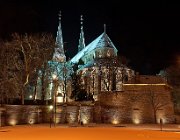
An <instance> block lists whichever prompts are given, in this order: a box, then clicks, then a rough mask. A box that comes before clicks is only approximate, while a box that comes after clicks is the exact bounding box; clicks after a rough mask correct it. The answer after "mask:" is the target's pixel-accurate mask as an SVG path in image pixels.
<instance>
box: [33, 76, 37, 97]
mask: <svg viewBox="0 0 180 140" xmlns="http://www.w3.org/2000/svg"><path fill="white" fill-rule="evenodd" d="M37 80H38V79H37ZM37 80H36V84H35V86H34V88H35V89H34V95H33V101H35V100H36V95H37Z"/></svg>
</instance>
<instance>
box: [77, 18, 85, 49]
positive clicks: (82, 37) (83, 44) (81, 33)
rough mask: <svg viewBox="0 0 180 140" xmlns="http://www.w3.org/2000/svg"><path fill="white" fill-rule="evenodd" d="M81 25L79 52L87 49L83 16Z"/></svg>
mask: <svg viewBox="0 0 180 140" xmlns="http://www.w3.org/2000/svg"><path fill="white" fill-rule="evenodd" d="M80 24H81V32H80V37H79V45H78V52H80V51H81V50H82V49H84V48H85V38H84V30H83V15H81V17H80Z"/></svg>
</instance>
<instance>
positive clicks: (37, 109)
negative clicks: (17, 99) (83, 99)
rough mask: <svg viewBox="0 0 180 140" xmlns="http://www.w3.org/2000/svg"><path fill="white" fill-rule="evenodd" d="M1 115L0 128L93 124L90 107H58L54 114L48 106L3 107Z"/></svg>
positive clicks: (91, 107)
mask: <svg viewBox="0 0 180 140" xmlns="http://www.w3.org/2000/svg"><path fill="white" fill-rule="evenodd" d="M4 108H5V109H6V111H5V112H4V113H3V115H2V114H1V116H2V117H1V126H3V125H18V124H37V123H54V122H56V124H63V123H68V124H77V123H80V122H82V123H83V124H88V123H92V122H93V109H94V106H92V105H79V104H76V105H67V104H63V105H58V106H56V113H55V110H54V108H50V106H36V105H5V106H4Z"/></svg>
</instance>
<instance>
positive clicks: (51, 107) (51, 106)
mask: <svg viewBox="0 0 180 140" xmlns="http://www.w3.org/2000/svg"><path fill="white" fill-rule="evenodd" d="M49 110H50V128H51V124H52V114H53V113H52V110H53V105H50V106H49Z"/></svg>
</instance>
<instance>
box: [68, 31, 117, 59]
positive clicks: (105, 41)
mask: <svg viewBox="0 0 180 140" xmlns="http://www.w3.org/2000/svg"><path fill="white" fill-rule="evenodd" d="M104 47H108V48H113V49H114V50H115V52H117V49H116V47H115V46H114V44H113V42H112V41H111V39H110V38H109V37H108V35H107V34H106V33H105V32H103V33H102V34H101V35H100V36H99V37H97V38H96V39H95V40H94V41H92V42H91V43H90V44H89V45H87V46H86V47H85V48H84V49H83V50H81V51H80V52H78V53H77V54H76V55H75V56H74V57H73V58H72V59H71V63H77V62H78V61H79V59H81V58H82V57H83V56H84V55H85V54H86V53H88V52H90V51H92V50H94V49H96V48H104Z"/></svg>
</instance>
